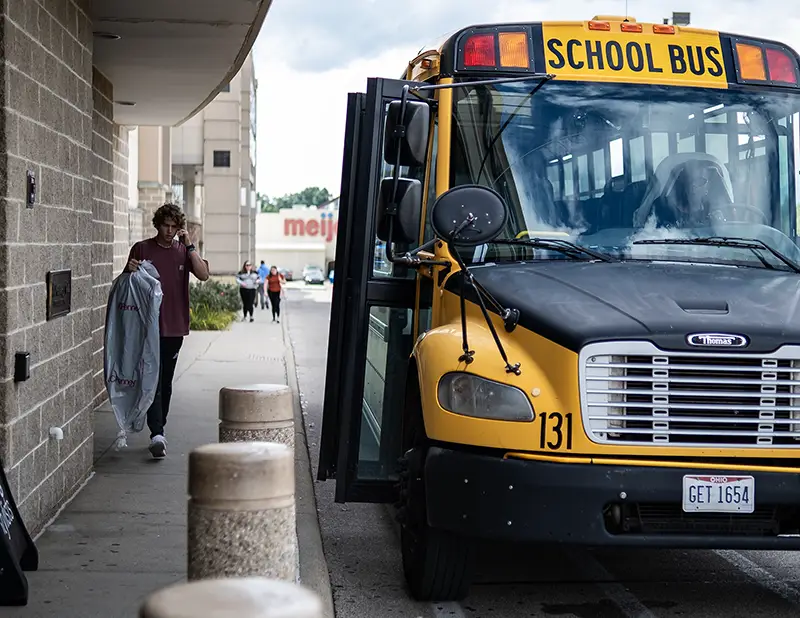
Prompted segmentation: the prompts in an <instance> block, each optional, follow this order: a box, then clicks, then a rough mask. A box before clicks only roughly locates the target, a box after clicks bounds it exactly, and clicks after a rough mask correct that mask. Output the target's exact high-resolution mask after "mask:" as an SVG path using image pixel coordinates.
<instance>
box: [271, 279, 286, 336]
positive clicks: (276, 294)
mask: <svg viewBox="0 0 800 618" xmlns="http://www.w3.org/2000/svg"><path fill="white" fill-rule="evenodd" d="M284 283H286V279H285V278H284V277H283V275H282V274H281V273H279V272H278V267H277V266H271V267H270V269H269V274H268V275H267V280H266V287H267V296H269V304H270V305H272V321H273V322H278V323H279V324H280V321H281V292H282V290H283V284H284Z"/></svg>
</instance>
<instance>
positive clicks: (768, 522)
mask: <svg viewBox="0 0 800 618" xmlns="http://www.w3.org/2000/svg"><path fill="white" fill-rule="evenodd" d="M424 474H425V494H426V504H427V518H428V525H430V526H431V527H433V528H438V529H443V530H449V531H452V532H456V533H459V534H462V535H464V536H468V537H475V538H485V539H497V540H509V541H521V542H537V543H557V544H573V545H587V546H609V545H616V546H643V545H647V546H648V547H654V546H657V547H684V548H696V549H700V548H707V549H710V548H716V549H800V536H779V535H796V534H798V532H800V475H798V474H792V473H785V472H780V473H777V472H732V471H726V470H724V469H720V470H719V471H709V470H697V469H692V468H691V467H686V468H662V467H656V466H617V465H601V464H574V463H552V462H545V461H534V460H523V459H513V458H506V459H502V458H499V457H493V456H489V455H483V454H475V453H468V452H464V451H459V450H453V449H447V448H440V447H433V448H430V449H429V451H428V455H427V459H426V462H425V473H424ZM686 474H694V475H726V474H727V475H731V476H745V475H746V476H752V477H754V490H755V511H754V512H753V513H724V514H720V513H684V512H683V507H682V503H683V477H684V475H686Z"/></svg>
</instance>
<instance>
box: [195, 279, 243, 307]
mask: <svg viewBox="0 0 800 618" xmlns="http://www.w3.org/2000/svg"><path fill="white" fill-rule="evenodd" d="M189 306H190V307H192V308H193V309H200V308H206V309H210V310H212V311H229V312H232V313H238V312H239V311H241V309H242V299H241V297H240V296H239V286H237V285H235V284H231V283H222V282H221V281H215V280H213V279H209V280H208V281H203V282H198V283H194V282H193V283H192V284H191V285H190V286H189Z"/></svg>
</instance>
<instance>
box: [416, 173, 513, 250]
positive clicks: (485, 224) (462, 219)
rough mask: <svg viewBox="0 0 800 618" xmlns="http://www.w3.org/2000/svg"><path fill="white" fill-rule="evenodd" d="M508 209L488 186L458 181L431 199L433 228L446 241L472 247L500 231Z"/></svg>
mask: <svg viewBox="0 0 800 618" xmlns="http://www.w3.org/2000/svg"><path fill="white" fill-rule="evenodd" d="M507 217H508V210H507V209H506V203H505V202H504V201H503V198H502V197H500V195H499V194H498V193H497V192H496V191H494V190H493V189H490V188H488V187H484V186H481V185H461V186H459V187H454V188H452V189H450V190H449V191H446V192H445V193H442V195H440V196H439V198H438V199H437V200H436V201H435V202H434V204H433V210H432V212H431V226H432V227H433V232H434V233H435V234H436V236H438V237H439V238H441V239H443V240H444V241H445V242H447V243H448V244H449V243H452V244H454V245H462V246H467V247H475V246H477V245H482V244H484V243H486V242H489V241H491V240H494V239H495V238H497V237H498V236H499V235H500V232H502V231H503V227H505V224H506V218H507Z"/></svg>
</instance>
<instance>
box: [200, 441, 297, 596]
mask: <svg viewBox="0 0 800 618" xmlns="http://www.w3.org/2000/svg"><path fill="white" fill-rule="evenodd" d="M188 507H189V508H188V511H189V513H188V527H189V531H188V579H189V580H197V579H213V578H220V577H252V576H258V577H269V578H273V579H281V580H286V581H292V582H294V581H295V579H296V564H297V555H296V554H297V549H296V542H295V539H296V530H295V502H294V454H293V452H292V450H291V449H290V448H289V447H287V446H286V445H283V444H274V443H269V442H229V443H225V444H206V445H204V446H201V447H198V448H196V449H195V450H193V451H192V452H191V453H190V454H189V505H188Z"/></svg>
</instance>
